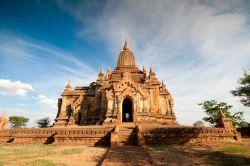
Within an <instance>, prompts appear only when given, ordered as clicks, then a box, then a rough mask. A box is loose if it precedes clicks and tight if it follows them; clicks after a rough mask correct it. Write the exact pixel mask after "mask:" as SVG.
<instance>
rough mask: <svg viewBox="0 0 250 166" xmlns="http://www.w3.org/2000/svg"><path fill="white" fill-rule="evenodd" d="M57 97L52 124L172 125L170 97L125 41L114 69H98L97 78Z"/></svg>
mask: <svg viewBox="0 0 250 166" xmlns="http://www.w3.org/2000/svg"><path fill="white" fill-rule="evenodd" d="M61 96H62V97H61V98H59V99H58V113H57V117H56V119H55V125H54V126H55V127H60V126H62V127H63V126H83V125H96V124H100V125H102V124H120V123H126V122H134V123H136V124H137V123H148V122H150V123H159V124H165V125H176V124H177V122H176V117H175V113H174V100H173V97H172V95H171V94H170V92H169V91H168V89H167V87H166V84H164V82H163V81H162V82H160V81H159V80H158V79H157V77H156V74H155V72H154V71H153V69H152V68H150V70H149V73H147V71H146V69H145V68H144V67H143V69H142V70H140V69H139V68H138V67H137V65H136V61H135V56H134V54H133V52H132V50H131V49H130V48H129V47H128V44H127V42H125V45H124V47H123V49H122V50H121V52H120V54H119V56H118V60H117V65H116V67H115V69H114V70H112V71H111V70H110V69H108V70H107V72H106V73H105V72H104V71H103V69H101V70H100V73H99V74H98V77H97V80H96V81H95V82H93V83H91V84H90V85H89V86H86V87H76V88H74V89H72V87H71V85H70V82H69V83H68V84H67V86H66V88H65V90H64V91H63V93H62V94H61Z"/></svg>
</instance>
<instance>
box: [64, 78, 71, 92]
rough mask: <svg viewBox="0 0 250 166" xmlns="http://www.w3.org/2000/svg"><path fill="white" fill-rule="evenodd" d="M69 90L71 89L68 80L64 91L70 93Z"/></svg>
mask: <svg viewBox="0 0 250 166" xmlns="http://www.w3.org/2000/svg"><path fill="white" fill-rule="evenodd" d="M71 90H72V88H71V83H70V80H69V81H68V83H67V85H66V87H65V90H64V91H71Z"/></svg>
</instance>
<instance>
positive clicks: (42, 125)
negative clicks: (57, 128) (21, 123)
mask: <svg viewBox="0 0 250 166" xmlns="http://www.w3.org/2000/svg"><path fill="white" fill-rule="evenodd" d="M36 123H37V125H38V127H39V128H45V127H49V125H50V119H49V117H45V118H42V119H39V120H38V121H36Z"/></svg>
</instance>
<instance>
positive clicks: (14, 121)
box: [9, 116, 29, 128]
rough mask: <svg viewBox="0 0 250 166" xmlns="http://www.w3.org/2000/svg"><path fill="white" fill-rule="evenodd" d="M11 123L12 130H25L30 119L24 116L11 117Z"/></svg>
mask: <svg viewBox="0 0 250 166" xmlns="http://www.w3.org/2000/svg"><path fill="white" fill-rule="evenodd" d="M9 121H10V124H11V128H24V127H26V123H27V122H28V121H29V118H25V117H22V116H10V117H9Z"/></svg>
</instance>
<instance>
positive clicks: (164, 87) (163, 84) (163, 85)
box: [161, 80, 167, 89]
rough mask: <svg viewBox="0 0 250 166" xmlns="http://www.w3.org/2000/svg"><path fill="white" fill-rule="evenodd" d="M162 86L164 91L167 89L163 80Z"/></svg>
mask: <svg viewBox="0 0 250 166" xmlns="http://www.w3.org/2000/svg"><path fill="white" fill-rule="evenodd" d="M161 86H162V88H163V89H166V87H167V86H166V84H165V83H164V82H163V80H162V82H161Z"/></svg>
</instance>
